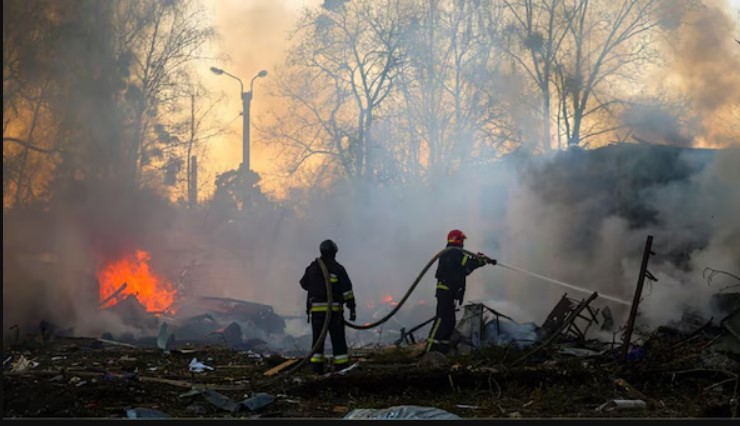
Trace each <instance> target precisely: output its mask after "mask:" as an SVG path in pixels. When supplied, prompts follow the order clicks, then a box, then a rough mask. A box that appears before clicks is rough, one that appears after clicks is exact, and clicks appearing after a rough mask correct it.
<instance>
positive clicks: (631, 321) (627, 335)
mask: <svg viewBox="0 0 740 426" xmlns="http://www.w3.org/2000/svg"><path fill="white" fill-rule="evenodd" d="M652 246H653V236H652V235H648V237H647V242H646V243H645V251H644V252H643V253H642V265H641V266H640V276H639V277H638V278H637V288H636V289H635V297H634V298H633V299H632V308H631V310H630V316H629V318H628V319H627V329H626V330H625V332H624V340H623V342H622V360H626V359H627V352H629V348H630V339H631V338H632V329H633V327H634V326H635V317H636V316H637V305H638V304H639V303H640V298H641V297H642V285H643V284H644V283H645V276H646V273H647V264H648V260H649V259H650V255H651V254H655V253H653V252H652V251H651V250H650V249H651V247H652Z"/></svg>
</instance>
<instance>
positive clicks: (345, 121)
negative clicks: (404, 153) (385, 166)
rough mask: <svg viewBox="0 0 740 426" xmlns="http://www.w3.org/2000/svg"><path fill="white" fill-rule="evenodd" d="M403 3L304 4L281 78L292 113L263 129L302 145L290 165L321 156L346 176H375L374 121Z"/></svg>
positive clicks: (387, 82) (394, 64)
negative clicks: (308, 6) (295, 41)
mask: <svg viewBox="0 0 740 426" xmlns="http://www.w3.org/2000/svg"><path fill="white" fill-rule="evenodd" d="M399 10H400V2H399V1H398V0H383V1H378V2H369V1H359V2H349V3H346V4H337V5H336V6H334V7H332V8H323V9H318V10H308V11H306V13H305V14H304V16H303V17H302V19H301V21H300V24H299V26H298V29H297V32H296V34H297V36H300V37H301V39H300V40H299V42H298V44H297V45H296V46H295V47H294V48H293V49H292V50H291V51H290V53H289V58H288V61H287V65H288V66H287V67H286V68H285V69H284V70H283V71H282V73H283V75H282V76H278V78H277V86H276V87H277V93H278V95H280V96H281V97H283V98H285V99H286V100H287V101H288V102H290V103H291V105H292V108H291V111H292V115H291V117H290V119H289V120H288V119H287V118H279V117H278V118H276V125H274V126H272V127H271V128H270V129H266V130H265V137H266V138H267V139H269V140H272V141H274V142H275V143H277V144H280V145H282V146H284V147H286V148H294V149H297V151H294V152H297V156H295V158H293V159H292V160H291V161H290V162H289V163H290V165H289V169H290V171H295V170H296V169H297V168H298V167H302V166H303V165H304V163H305V162H306V161H308V160H309V159H311V158H313V157H315V156H316V155H324V156H325V158H326V159H328V160H329V163H331V162H332V161H336V162H337V163H338V165H339V167H340V170H341V171H342V173H344V174H345V175H346V176H349V177H359V178H372V177H373V175H374V173H375V171H376V170H375V169H374V167H375V166H374V164H373V155H374V153H375V152H376V151H377V149H378V147H377V143H378V142H377V141H376V140H374V134H373V125H374V123H375V120H376V118H377V114H378V111H379V109H380V108H381V105H382V104H383V102H384V101H385V100H386V98H387V97H388V96H389V94H390V93H391V91H392V89H393V87H394V82H395V78H396V76H397V73H398V62H399V59H400V58H399V56H398V55H399V45H400V37H399V34H400V31H401V27H402V22H401V17H400V16H399V13H398V11H399ZM329 163H327V164H329Z"/></svg>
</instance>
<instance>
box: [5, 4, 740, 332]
mask: <svg viewBox="0 0 740 426" xmlns="http://www.w3.org/2000/svg"><path fill="white" fill-rule="evenodd" d="M715 11H716V10H715V8H712V7H704V8H701V9H697V10H696V11H691V12H689V15H690V16H695V20H694V21H692V22H693V23H694V24H693V25H694V26H693V27H691V28H693V29H695V30H696V34H695V36H694V37H691V36H689V35H688V34H687V33H684V35H682V37H681V40H680V45H681V46H683V47H684V49H683V54H682V55H679V58H678V59H677V64H678V67H677V68H676V72H677V73H679V74H680V75H681V76H682V77H683V78H684V81H685V83H686V87H687V88H688V89H689V91H690V92H691V94H692V99H693V100H694V103H695V105H694V108H696V109H697V112H698V113H701V114H703V116H704V117H706V116H711V115H713V114H718V113H720V112H721V111H724V109H725V108H728V107H731V106H732V105H733V103H734V104H736V103H737V99H740V96H738V92H737V90H738V87H740V84H738V81H737V78H738V77H737V76H738V74H737V72H736V71H734V69H740V66H738V63H737V58H738V55H737V54H735V56H731V55H732V53H729V51H728V50H727V49H724V47H727V48H730V47H731V46H732V44H731V43H732V40H731V38H729V37H727V34H729V33H730V31H725V32H724V33H722V31H723V28H725V29H726V28H727V26H726V24H727V19H726V15H717V14H715ZM717 22H719V24H717ZM234 25H237V23H234ZM250 31H251V30H250ZM246 35H251V36H253V35H254V34H250V33H247V34H246ZM725 39H727V40H725ZM707 46H717V47H718V48H717V49H711V48H707ZM720 47H723V48H721V49H720ZM734 48H735V49H737V46H736V45H734ZM679 53H681V52H679ZM728 55H730V56H728ZM249 62H250V63H252V62H254V61H251V60H250V61H249ZM240 67H241V66H239V67H237V68H240ZM658 118H666V121H668V122H670V119H668V118H670V117H669V115H661V116H659V117H658ZM656 120H657V119H656ZM95 122H96V121H95V120H90V123H95ZM702 123H706V121H702ZM645 125H646V126H648V128H649V130H650V132H651V133H652V134H653V135H655V137H656V138H658V139H660V138H661V137H663V139H661V140H664V141H666V142H670V140H673V139H677V138H679V137H680V138H682V139H680V143H679V145H689V144H690V143H693V142H690V141H691V140H693V141H695V140H696V139H693V138H692V137H693V136H696V135H695V134H691V132H688V134H687V132H685V131H681V130H680V129H679V130H676V127H677V126H673V125H671V126H660V125H658V124H656V123H655V121H653V122H647V123H645ZM666 129H669V130H670V132H669V134H666ZM704 130H705V131H706V134H705V135H704V137H705V138H707V137H709V136H707V135H711V130H712V129H710V128H706V127H705V129H704ZM722 137H723V138H724V139H722V140H721V141H720V140H717V141H716V142H717V145H721V144H724V143H727V144H729V145H733V144H734V145H735V146H737V143H738V140H740V138H738V132H737V129H735V130H734V132H729V133H726V134H724V135H723V136H722ZM686 138H689V139H686ZM709 142H713V141H711V140H710V141H709ZM720 142H722V143H720ZM666 148H668V147H666ZM739 162H740V152H738V150H736V149H727V150H723V151H720V152H705V151H700V150H691V149H683V150H680V149H678V148H676V149H673V148H671V150H670V151H661V150H655V149H651V148H649V147H642V146H634V145H620V146H614V147H607V148H604V149H601V150H593V151H589V152H579V151H574V152H568V153H561V154H559V155H557V156H555V157H554V158H539V159H535V158H530V159H522V158H516V157H510V158H508V159H504V160H502V161H500V162H498V163H496V164H495V165H492V166H486V167H482V166H481V167H477V168H475V169H472V168H470V169H467V170H464V171H463V172H460V173H457V174H455V175H453V176H446V177H439V178H436V179H435V181H433V182H429V183H427V184H424V185H421V184H414V185H409V186H407V187H406V188H387V187H385V188H378V187H374V186H363V185H361V184H357V183H353V182H350V183H347V184H346V185H344V186H342V187H339V188H336V189H335V191H334V192H332V193H330V194H324V193H321V194H320V193H312V194H309V195H310V196H309V197H308V200H309V201H308V203H307V204H306V205H303V206H300V209H296V210H297V211H298V213H294V212H293V211H291V210H290V209H288V210H285V211H281V210H275V209H272V207H271V206H262V207H260V209H259V210H258V211H254V212H252V211H249V212H247V214H246V215H245V216H246V219H244V220H243V221H241V222H239V221H233V220H227V221H222V222H216V221H214V217H218V214H219V212H218V211H211V210H208V211H205V212H198V213H194V214H187V213H183V212H182V211H181V210H178V209H175V208H174V207H173V206H171V205H168V204H167V203H166V202H165V201H164V200H163V199H162V198H161V197H159V196H158V195H156V194H153V193H150V192H147V191H140V190H130V189H126V188H125V187H120V186H117V185H112V184H102V183H100V184H98V183H96V184H90V185H87V186H78V187H75V188H73V190H69V191H61V192H58V193H56V195H55V198H57V200H56V201H55V202H52V203H51V206H50V207H48V208H29V209H23V210H18V211H11V212H7V213H6V214H5V215H4V218H3V219H4V220H3V245H4V247H3V321H4V324H5V325H6V326H5V327H4V333H7V332H8V328H9V327H10V326H12V325H13V324H20V325H24V324H34V325H35V324H37V323H38V321H40V320H42V319H44V320H47V321H50V322H53V323H57V324H59V325H60V326H62V327H75V332H76V333H77V334H91V335H99V334H100V333H102V332H104V331H110V332H113V333H117V332H118V333H120V332H123V331H128V330H127V328H126V327H125V326H124V325H123V324H122V322H121V321H120V318H115V317H111V316H110V315H108V314H106V313H101V312H99V311H98V310H97V309H96V306H97V288H95V283H94V276H95V273H96V271H97V268H98V267H99V266H100V265H101V264H102V263H104V262H107V261H110V260H114V259H116V258H117V257H119V256H124V255H128V254H130V252H131V251H133V250H134V249H145V250H148V251H150V253H151V254H152V259H153V261H152V267H153V269H154V270H155V271H157V272H158V273H160V274H161V275H164V276H166V277H168V278H170V279H171V280H175V279H176V278H177V277H178V276H180V274H181V273H182V272H183V271H184V270H185V269H186V268H190V270H191V275H190V279H191V281H190V284H189V287H188V291H189V292H191V293H193V294H200V295H209V296H224V297H233V298H239V299H244V300H251V301H255V302H261V303H266V304H270V305H272V306H273V307H274V308H275V310H276V311H277V312H278V313H279V314H282V315H297V316H301V315H304V308H305V305H304V303H305V292H304V291H303V290H302V289H301V288H300V287H299V285H298V280H299V278H300V277H301V275H302V274H303V272H304V269H305V267H306V266H307V265H308V264H309V263H310V262H311V261H312V260H313V259H314V258H315V257H316V256H318V255H319V252H318V246H319V243H320V242H321V241H322V240H324V239H326V238H331V239H334V240H335V241H336V242H337V244H338V245H339V254H338V260H339V261H340V262H341V263H343V264H344V265H345V266H346V267H347V269H348V272H349V274H350V277H351V278H352V280H353V283H354V286H355V293H356V297H357V299H358V303H359V309H358V320H359V321H361V322H365V321H371V320H372V318H373V314H374V313H376V312H377V310H378V309H379V308H380V301H381V300H382V299H383V297H385V296H392V297H393V298H394V299H395V300H399V299H400V298H401V297H402V296H403V295H404V294H405V292H406V291H407V289H408V288H409V286H410V285H411V284H412V283H413V281H414V280H415V279H416V277H417V275H418V274H419V273H420V272H421V270H422V268H423V267H424V266H425V265H426V264H427V262H428V261H429V260H430V259H431V258H432V256H434V254H436V253H437V252H438V251H439V250H441V249H442V248H444V246H445V242H446V241H445V237H446V234H447V232H448V231H449V230H451V229H454V228H458V229H462V230H463V231H465V232H466V233H467V234H468V236H469V239H468V240H467V244H466V248H467V249H469V250H471V251H482V252H484V253H486V254H487V255H489V256H490V257H493V258H496V259H499V260H501V262H504V263H507V264H511V265H514V266H517V267H520V268H522V269H526V270H530V271H532V272H535V273H538V274H541V275H545V276H549V277H552V278H554V279H558V280H561V281H565V282H568V283H572V284H574V285H578V286H583V287H586V288H588V289H591V290H593V291H598V292H600V293H602V294H608V295H613V296H616V297H619V298H622V299H626V300H631V298H632V294H633V291H634V286H635V283H636V282H637V275H638V271H639V266H640V260H641V257H642V251H643V247H644V243H645V239H646V236H647V235H653V236H654V238H655V245H654V248H653V251H654V252H655V253H656V255H655V256H653V257H652V258H651V261H650V264H649V270H650V271H651V272H652V273H653V275H655V276H656V277H657V278H658V279H659V281H658V282H657V283H654V284H652V286H648V289H647V290H646V292H645V294H644V298H643V301H642V303H641V308H640V311H641V314H642V319H643V320H644V321H645V322H646V323H647V324H649V325H652V326H655V325H660V324H662V323H665V322H666V321H669V320H673V319H678V318H680V316H681V315H682V314H683V313H684V312H685V311H687V310H695V311H698V312H700V313H702V314H705V315H707V316H712V315H713V314H715V313H714V312H712V311H711V306H710V304H709V297H710V296H711V294H713V293H714V292H716V288H715V287H713V286H708V285H707V283H706V280H705V279H704V277H703V275H702V272H703V271H704V269H705V268H712V269H716V270H725V271H728V272H731V273H733V274H735V275H738V274H740V270H739V269H740V221H738V220H737V218H736V214H737V212H738V211H740V188H739V187H738V185H737V183H738V182H740V168H738V167H737V164H738V163H739ZM285 203H286V204H288V206H287V207H293V206H290V205H289V204H290V200H288V201H286V202H285ZM29 253H32V254H33V255H29ZM39 253H42V254H43V256H39V255H38V254H39ZM435 268H436V265H433V266H432V267H431V268H430V269H429V271H428V272H427V274H426V275H425V276H424V278H423V279H422V280H421V282H420V284H419V286H418V287H417V289H416V291H415V292H414V293H413V295H412V296H411V298H410V300H409V301H408V302H407V303H408V304H407V306H406V307H405V308H404V309H403V310H402V312H401V313H399V314H398V315H399V320H398V321H399V324H403V325H404V326H406V327H411V326H414V325H416V324H417V323H418V322H421V321H423V320H426V319H428V318H430V317H431V316H433V315H434V287H435V283H436V282H435V280H434V277H433V274H434V270H435ZM566 292H567V293H568V295H569V296H570V297H573V298H583V297H587V296H588V294H587V293H583V294H578V293H576V292H573V291H572V290H569V289H564V288H560V287H558V286H556V285H554V284H552V283H548V282H543V281H541V280H538V279H536V278H532V277H529V276H526V275H523V274H520V273H517V272H514V271H510V270H506V269H503V268H501V267H496V266H486V267H484V268H483V269H481V270H478V271H476V272H474V274H473V275H472V276H471V278H470V281H469V286H468V293H467V300H480V301H484V302H486V303H487V304H488V305H489V306H491V307H493V308H494V309H497V310H499V311H501V312H502V313H503V314H506V315H509V316H512V317H513V318H514V319H516V320H517V321H533V322H536V323H538V324H541V323H542V321H543V320H544V319H545V317H546V315H547V313H548V312H549V311H550V309H552V307H553V306H554V305H555V304H556V303H557V301H558V300H559V298H560V297H561V296H562V295H563V294H564V293H566ZM597 301H598V303H599V304H607V305H609V306H610V307H611V308H612V310H613V311H616V313H617V314H618V317H617V318H616V320H617V324H621V323H623V321H624V316H625V314H626V309H625V307H624V306H618V305H614V304H613V303H612V302H608V301H605V300H603V299H597ZM412 312H413V315H412V314H411V313H412ZM404 315H405V316H404ZM301 331H304V332H305V330H301V329H300V327H295V330H292V332H295V333H299V332H301Z"/></svg>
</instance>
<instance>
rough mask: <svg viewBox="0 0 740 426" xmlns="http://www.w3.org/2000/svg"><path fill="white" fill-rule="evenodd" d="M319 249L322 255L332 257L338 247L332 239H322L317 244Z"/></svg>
mask: <svg viewBox="0 0 740 426" xmlns="http://www.w3.org/2000/svg"><path fill="white" fill-rule="evenodd" d="M319 251H321V255H322V256H326V257H334V256H336V254H337V251H339V248H338V247H337V243H335V242H334V241H332V240H324V241H322V242H321V245H320V246H319Z"/></svg>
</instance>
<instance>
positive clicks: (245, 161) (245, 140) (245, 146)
mask: <svg viewBox="0 0 740 426" xmlns="http://www.w3.org/2000/svg"><path fill="white" fill-rule="evenodd" d="M251 103H252V92H244V93H242V167H243V168H244V171H247V170H249V108H250V106H251Z"/></svg>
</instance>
